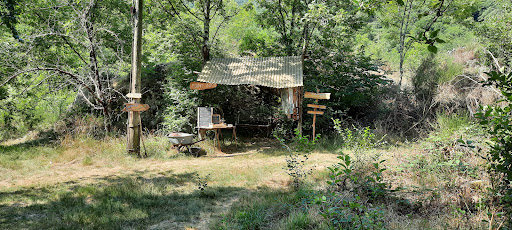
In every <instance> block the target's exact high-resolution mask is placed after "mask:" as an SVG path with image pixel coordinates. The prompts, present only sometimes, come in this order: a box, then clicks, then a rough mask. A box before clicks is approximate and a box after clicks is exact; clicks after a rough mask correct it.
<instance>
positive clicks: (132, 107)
mask: <svg viewBox="0 0 512 230" xmlns="http://www.w3.org/2000/svg"><path fill="white" fill-rule="evenodd" d="M124 105H125V106H126V107H125V108H123V110H122V111H124V112H128V111H132V112H144V111H146V110H148V109H149V105H148V104H137V103H125V104H124Z"/></svg>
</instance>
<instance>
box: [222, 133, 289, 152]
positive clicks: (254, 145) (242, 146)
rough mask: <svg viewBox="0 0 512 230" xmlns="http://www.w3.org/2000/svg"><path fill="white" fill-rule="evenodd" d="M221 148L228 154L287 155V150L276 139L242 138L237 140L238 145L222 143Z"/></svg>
mask: <svg viewBox="0 0 512 230" xmlns="http://www.w3.org/2000/svg"><path fill="white" fill-rule="evenodd" d="M228 143H229V145H228ZM221 148H222V152H224V153H226V154H239V153H249V152H252V153H256V152H258V153H263V154H265V155H271V156H280V155H285V154H286V153H287V152H286V149H284V148H283V146H282V145H281V144H280V143H279V141H278V140H276V139H275V138H248V137H241V138H238V139H237V142H236V144H235V143H233V142H231V141H229V142H227V141H225V142H221Z"/></svg>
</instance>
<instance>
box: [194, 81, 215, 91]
mask: <svg viewBox="0 0 512 230" xmlns="http://www.w3.org/2000/svg"><path fill="white" fill-rule="evenodd" d="M215 87H217V83H205V82H190V89H192V90H205V89H213V88H215Z"/></svg>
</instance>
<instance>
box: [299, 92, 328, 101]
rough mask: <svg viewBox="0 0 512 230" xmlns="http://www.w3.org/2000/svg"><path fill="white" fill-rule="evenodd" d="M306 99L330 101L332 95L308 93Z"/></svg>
mask: <svg viewBox="0 0 512 230" xmlns="http://www.w3.org/2000/svg"><path fill="white" fill-rule="evenodd" d="M304 97H305V98H313V99H327V100H328V99H330V98H331V93H313V92H306V93H305V94H304Z"/></svg>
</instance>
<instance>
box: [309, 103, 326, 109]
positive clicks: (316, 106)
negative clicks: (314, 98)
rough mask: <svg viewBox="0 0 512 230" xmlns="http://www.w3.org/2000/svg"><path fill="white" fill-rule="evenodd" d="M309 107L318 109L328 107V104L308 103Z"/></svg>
mask: <svg viewBox="0 0 512 230" xmlns="http://www.w3.org/2000/svg"><path fill="white" fill-rule="evenodd" d="M308 107H309V108H316V109H326V108H327V106H325V105H315V104H308Z"/></svg>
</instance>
